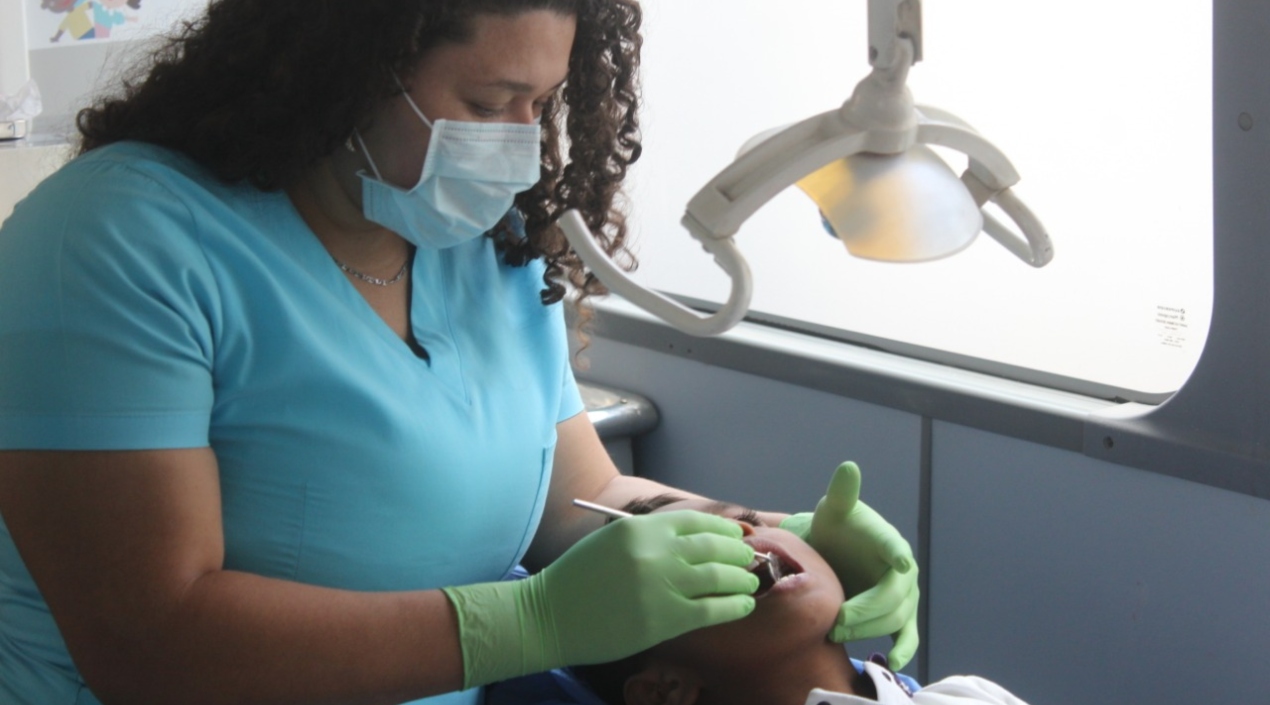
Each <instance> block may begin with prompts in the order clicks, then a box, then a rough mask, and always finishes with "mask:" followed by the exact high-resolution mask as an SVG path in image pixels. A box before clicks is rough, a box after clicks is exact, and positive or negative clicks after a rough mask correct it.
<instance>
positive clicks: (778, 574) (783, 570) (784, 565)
mask: <svg viewBox="0 0 1270 705" xmlns="http://www.w3.org/2000/svg"><path fill="white" fill-rule="evenodd" d="M765 548H766V549H767V550H766V551H764V549H765ZM754 549H755V551H758V552H759V553H764V554H765V555H766V556H768V557H769V559H770V562H771V566H770V567H769V565H768V561H765V560H760V559H755V560H754V562H753V563H752V564H750V567H749V571H750V572H751V573H753V574H754V575H756V576H758V581H759V582H758V590H756V591H755V592H754V597H756V598H760V597H764V596H766V595H767V594H768V593H769V592H771V590H772V588H774V587H776V585H778V584H779V583H782V582H784V581H786V580H789V579H791V578H793V577H794V576H795V575H799V574H801V573H802V572H803V569H802V566H800V565H798V564H797V563H794V562H793V561H792V560H791V559H790V558H789V557H788V556H785V555H783V554H781V553H779V552H777V551H774V550H771V548H770V547H764V546H755V547H754Z"/></svg>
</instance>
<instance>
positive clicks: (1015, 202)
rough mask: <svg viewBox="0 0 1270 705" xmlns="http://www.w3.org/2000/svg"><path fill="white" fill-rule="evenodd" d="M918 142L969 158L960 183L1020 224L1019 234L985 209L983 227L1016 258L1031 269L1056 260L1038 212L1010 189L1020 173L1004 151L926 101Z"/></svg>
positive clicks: (921, 108) (921, 109) (980, 200)
mask: <svg viewBox="0 0 1270 705" xmlns="http://www.w3.org/2000/svg"><path fill="white" fill-rule="evenodd" d="M916 110H917V113H918V121H917V141H918V142H921V143H923V144H934V145H939V146H942V147H948V148H949V149H953V150H956V151H958V152H961V153H963V154H965V155H966V156H967V157H969V158H970V166H969V168H967V169H966V172H965V173H964V174H962V175H961V180H962V182H963V183H964V184H965V185H966V188H967V189H968V190H969V191H970V195H971V196H972V197H973V198H974V199H975V203H976V204H978V205H979V207H980V208H981V209H982V208H983V206H984V205H985V204H987V203H988V202H989V201H991V202H993V203H995V204H997V206H998V207H1000V208H1001V210H1002V211H1004V212H1005V214H1006V215H1008V216H1010V219H1011V220H1013V221H1014V223H1015V224H1016V225H1017V226H1018V228H1019V230H1020V231H1021V232H1022V236H1020V235H1018V234H1016V233H1015V232H1014V231H1012V230H1011V229H1010V228H1009V227H1007V226H1006V225H1005V224H1003V223H1002V222H1001V221H999V220H997V219H996V218H995V217H993V216H992V215H991V214H989V213H983V231H984V232H985V233H987V234H988V235H989V236H990V237H991V238H992V239H994V240H996V241H997V242H999V243H1001V245H1002V246H1003V247H1005V248H1006V249H1007V250H1009V251H1010V252H1011V253H1013V254H1014V255H1015V256H1016V257H1018V258H1019V259H1021V260H1023V261H1024V262H1027V263H1028V264H1030V265H1032V266H1033V267H1044V266H1045V265H1047V264H1049V263H1050V261H1051V260H1052V259H1054V244H1053V242H1052V241H1051V240H1050V237H1049V233H1047V232H1046V231H1045V226H1043V225H1042V224H1041V221H1040V219H1039V218H1037V217H1036V214H1034V213H1033V212H1032V210H1031V209H1029V208H1028V207H1027V205H1026V204H1025V203H1023V200H1022V199H1020V198H1019V197H1018V195H1016V194H1015V193H1014V191H1013V189H1012V187H1013V186H1014V185H1015V184H1017V183H1018V182H1019V178H1020V177H1019V172H1018V171H1017V170H1015V168H1014V165H1013V164H1011V163H1010V160H1009V158H1007V157H1006V156H1005V153H1004V152H1002V151H1001V150H1000V149H998V148H997V147H996V145H994V144H992V143H991V142H989V141H988V140H987V139H985V138H984V137H983V136H982V135H980V134H979V133H978V132H976V131H975V130H974V128H972V127H970V125H969V124H968V123H966V121H964V120H962V119H961V118H959V117H957V116H956V115H953V114H952V113H950V112H948V111H946V110H941V109H940V108H935V107H931V106H928V105H922V106H918V107H917V108H916Z"/></svg>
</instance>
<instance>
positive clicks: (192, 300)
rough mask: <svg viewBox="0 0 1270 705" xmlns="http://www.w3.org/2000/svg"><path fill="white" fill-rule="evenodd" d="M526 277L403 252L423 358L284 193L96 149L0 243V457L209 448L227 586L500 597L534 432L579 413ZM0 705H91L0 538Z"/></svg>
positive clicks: (481, 261)
mask: <svg viewBox="0 0 1270 705" xmlns="http://www.w3.org/2000/svg"><path fill="white" fill-rule="evenodd" d="M543 271H544V270H543V264H542V263H541V262H534V263H531V264H530V265H528V266H524V267H512V266H509V265H507V264H505V263H504V262H503V261H502V259H501V257H500V256H499V255H498V254H497V253H496V252H495V250H494V247H493V243H492V241H491V240H489V239H488V238H478V239H476V240H473V241H471V242H468V243H465V244H462V245H459V246H457V247H453V248H450V249H445V250H424V249H420V250H418V251H417V253H416V255H415V258H414V261H413V264H412V270H411V278H410V281H411V282H412V287H413V288H412V291H411V311H410V315H411V324H412V326H413V330H414V334H415V337H416V339H417V340H418V342H419V344H420V345H422V347H423V348H424V349H425V350H426V352H427V357H426V359H425V358H424V357H421V356H419V355H416V353H415V352H414V351H412V350H411V348H410V347H409V346H408V345H407V344H406V343H405V342H403V341H402V340H401V339H400V338H399V337H398V336H397V335H396V334H394V333H393V331H392V330H391V329H390V328H389V327H388V326H387V324H385V323H384V321H383V320H382V319H381V318H380V317H379V316H378V315H377V314H376V313H375V312H374V311H373V310H372V309H371V307H370V305H369V304H368V303H367V302H366V300H365V299H364V298H362V296H361V295H360V294H359V293H358V292H357V290H356V289H355V288H354V287H353V286H352V285H351V284H350V282H349V281H348V280H347V278H346V277H345V275H344V274H343V273H342V272H341V271H340V270H339V268H338V267H337V265H336V264H335V262H334V261H333V260H332V259H331V257H330V255H329V254H328V253H327V252H326V250H325V249H324V248H323V247H322V245H321V243H319V242H318V240H317V238H316V237H315V236H314V235H313V233H312V232H311V231H310V230H309V228H308V227H307V226H306V225H305V224H304V222H303V221H302V220H301V219H300V216H299V215H298V214H297V212H296V211H295V209H294V208H293V207H292V205H291V203H290V201H289V200H288V198H287V197H286V195H285V194H283V193H267V192H262V191H260V190H258V189H256V188H253V187H251V186H249V185H244V184H237V185H230V184H224V183H221V182H220V181H218V180H217V179H215V178H213V177H212V176H211V175H210V174H209V173H207V172H206V171H205V170H203V169H202V168H200V167H199V166H198V165H197V164H195V163H194V162H192V161H191V160H189V159H187V158H185V157H183V156H180V155H178V154H175V153H173V152H171V151H168V150H164V149H161V148H158V147H155V146H152V145H144V144H138V143H120V144H115V145H111V146H108V147H104V148H101V149H98V150H95V151H93V152H91V153H89V154H87V155H85V156H83V157H80V158H78V159H76V160H75V161H73V162H71V163H70V164H68V165H67V166H66V167H64V168H63V169H61V170H60V171H59V172H57V173H56V174H54V175H53V176H51V177H50V178H49V179H47V180H46V181H45V182H44V183H43V184H41V185H40V186H39V187H38V188H37V189H36V190H35V191H34V192H33V193H32V194H31V195H30V196H28V197H27V198H26V199H25V200H24V201H22V202H21V203H20V204H19V205H18V206H17V207H16V209H15V210H14V213H13V215H12V216H11V217H10V218H9V220H7V221H6V222H5V223H4V226H3V228H2V229H0V448H5V449H62V450H75V449H96V450H123V449H158V448H190V447H205V446H210V447H211V448H212V449H213V450H214V451H215V454H216V459H217V462H218V464H219V467H220V484H221V491H222V512H223V519H224V532H225V568H226V569H229V570H237V571H248V572H252V573H256V574H260V575H264V576H270V577H275V578H282V579H286V580H293V581H298V582H303V583H309V584H313V585H322V586H329V587H336V588H344V589H350V590H363V591H389V590H420V589H429V588H438V587H443V586H447V585H459V584H466V583H473V582H485V581H492V580H499V579H502V578H503V577H504V576H505V575H506V574H507V573H508V572H509V571H510V570H511V569H512V568H513V567H514V566H515V565H516V564H517V563H518V562H519V561H520V560H521V558H522V557H523V556H524V554H525V551H526V549H527V548H528V545H529V542H530V540H531V539H532V538H533V536H534V532H535V530H536V529H537V526H538V522H539V520H540V518H541V515H542V508H543V504H544V501H545V498H546V493H547V488H548V484H549V480H550V476H551V462H552V453H553V450H554V447H555V441H556V429H555V426H556V424H557V423H558V422H560V421H562V420H565V419H567V418H569V417H571V416H573V415H575V414H577V413H579V412H581V411H582V409H583V406H582V401H581V398H580V396H579V394H578V391H577V387H576V384H575V382H574V379H573V375H572V372H571V370H570V367H569V362H568V349H567V334H566V330H565V327H564V320H563V313H562V310H561V306H560V305H559V304H556V305H551V306H544V305H543V304H542V303H541V300H540V298H539V292H540V291H541V290H542V288H543V282H542V274H543ZM478 699H479V693H477V692H475V691H468V692H465V693H455V694H450V695H446V696H441V697H440V698H434V699H431V701H433V702H444V703H447V704H449V703H454V704H456V705H457V704H458V703H475V702H477V701H478ZM0 702H5V703H39V704H41V705H48V704H52V703H85V702H87V703H94V702H96V699H95V698H94V697H93V696H92V694H91V693H90V692H88V690H87V689H86V688H85V687H84V685H83V681H82V679H81V678H80V676H79V673H78V671H77V670H76V668H75V666H74V664H73V663H72V662H71V660H70V657H69V655H68V654H67V651H66V647H65V644H64V642H63V641H62V639H61V637H60V635H59V633H58V631H57V628H56V626H55V624H54V622H53V620H52V618H51V617H50V616H49V613H48V609H47V606H46V605H45V603H44V601H43V599H42V598H41V597H40V594H39V591H38V590H37V589H36V587H35V585H34V584H33V582H32V580H31V576H30V575H29V573H28V572H27V571H26V569H25V567H24V565H23V563H22V560H21V558H20V557H19V556H18V554H17V551H16V550H15V548H14V545H13V541H12V539H11V538H10V536H9V533H8V531H7V529H5V527H4V526H3V525H2V524H0Z"/></svg>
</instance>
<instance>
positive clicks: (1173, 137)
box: [629, 0, 1212, 398]
mask: <svg viewBox="0 0 1270 705" xmlns="http://www.w3.org/2000/svg"><path fill="white" fill-rule="evenodd" d="M644 6H645V12H646V17H645V19H646V24H645V27H646V29H645V38H646V45H645V52H644V66H645V71H644V99H645V111H644V121H643V127H644V136H645V139H644V146H645V151H644V157H643V159H642V160H641V161H640V163H639V164H637V165H636V168H635V169H634V170H633V171H632V182H631V187H630V190H629V193H630V196H631V210H632V223H633V227H634V233H635V247H636V251H637V254H638V256H639V259H640V262H641V265H640V269H639V271H638V273H637V275H636V276H637V278H638V279H639V280H640V281H641V282H642V283H643V284H645V285H647V286H651V287H654V288H657V289H661V290H664V291H668V292H671V293H674V294H679V295H683V296H688V297H692V298H697V299H705V300H713V301H719V300H721V299H722V297H724V296H726V293H727V284H726V279H725V276H724V275H723V274H722V272H720V271H719V270H718V269H717V268H716V267H715V266H714V264H713V262H712V261H711V260H710V258H709V257H708V256H706V255H705V254H703V253H702V251H701V249H700V247H699V246H698V245H697V244H696V243H695V241H693V240H692V239H691V238H690V237H689V236H688V234H687V232H686V231H685V230H684V229H683V228H682V226H680V225H679V219H680V217H681V216H682V215H683V212H684V208H685V206H686V205H687V203H688V200H689V199H690V198H691V197H692V195H693V194H695V193H696V191H697V190H698V189H699V188H701V186H703V185H704V184H705V183H706V182H707V181H709V180H710V179H711V178H712V177H713V176H714V175H715V174H716V173H717V172H718V171H719V170H720V169H722V168H723V167H724V166H726V165H727V164H728V163H729V162H730V161H731V160H732V158H733V157H734V155H735V152H736V149H737V148H738V147H740V145H742V144H743V143H744V142H745V141H746V140H748V139H749V138H750V137H752V136H753V135H755V134H758V133H759V132H762V131H764V130H767V129H769V128H772V127H775V126H780V125H784V124H788V123H792V122H796V121H798V120H801V119H803V118H806V117H809V116H811V115H813V114H816V113H819V112H823V111H825V110H829V109H832V108H834V107H836V106H838V105H840V104H841V102H842V101H843V100H845V99H846V98H847V97H848V96H849V95H850V93H851V91H852V89H853V88H854V87H855V84H856V83H857V82H858V81H859V80H860V79H861V78H863V77H864V76H865V75H866V74H867V73H868V71H869V66H868V61H867V48H866V46H867V13H866V7H865V4H864V3H854V2H852V3H844V2H841V0H786V2H782V3H780V4H779V9H777V5H776V4H774V3H772V2H770V0H696V1H694V2H681V1H679V0H644ZM923 14H924V18H923V24H924V33H925V38H924V60H923V61H922V62H920V63H918V64H917V65H916V66H915V67H914V68H913V70H912V71H911V73H910V75H909V87H910V89H911V90H912V92H913V96H914V98H915V100H916V101H917V103H918V104H919V105H922V104H925V105H932V106H935V107H939V108H942V109H944V110H947V111H950V112H952V113H954V114H956V115H958V116H959V117H961V118H962V119H964V120H966V121H968V122H969V123H970V124H971V125H973V126H974V127H975V128H976V129H977V130H979V131H980V132H981V133H982V134H983V135H984V136H985V137H987V138H988V139H989V140H991V141H992V142H993V143H995V144H996V145H997V146H998V147H1000V148H1001V149H1002V150H1003V151H1004V152H1005V153H1006V155H1008V156H1009V157H1010V159H1011V161H1012V162H1013V163H1014V165H1015V167H1016V168H1017V169H1018V171H1019V173H1020V174H1021V175H1022V180H1021V181H1020V183H1019V184H1018V185H1017V186H1016V187H1015V190H1016V192H1017V193H1018V194H1019V195H1020V196H1022V197H1023V199H1024V200H1025V201H1026V202H1027V204H1028V205H1029V206H1030V207H1031V208H1032V209H1033V210H1034V211H1035V212H1036V213H1037V214H1038V216H1039V217H1040V218H1041V220H1042V222H1043V223H1044V224H1045V225H1046V227H1047V229H1048V231H1049V233H1050V235H1051V237H1052V238H1053V240H1054V246H1055V253H1056V254H1055V258H1054V261H1053V262H1052V263H1051V264H1050V265H1049V266H1048V267H1046V268H1044V269H1039V270H1038V269H1033V268H1031V267H1029V266H1028V265H1026V264H1024V263H1023V262H1021V261H1019V260H1018V259H1016V258H1015V257H1013V256H1012V255H1010V254H1009V253H1008V252H1007V251H1006V250H1005V249H1004V248H1002V247H1001V246H1000V245H998V244H997V243H995V242H994V241H992V240H991V239H990V238H988V237H987V236H981V237H980V238H979V239H978V240H977V241H976V242H975V244H973V245H972V246H971V247H970V248H969V249H968V250H966V251H964V252H962V253H961V254H959V255H957V256H955V257H952V258H950V259H947V260H942V261H939V262H934V263H926V264H916V265H895V264H880V263H874V262H869V261H865V260H860V259H855V258H850V257H848V256H847V255H846V254H845V250H843V248H842V247H841V245H840V244H839V243H838V242H837V241H836V240H834V239H833V238H831V237H830V236H828V235H827V234H826V233H825V231H824V230H823V229H822V227H821V225H820V220H819V216H818V215H817V213H816V210H815V207H814V206H813V205H812V204H811V201H810V200H809V199H807V198H806V197H805V196H804V195H803V194H802V193H801V192H799V191H797V190H796V189H791V190H788V191H786V192H785V193H783V194H781V195H780V196H778V197H777V198H776V199H775V200H773V201H772V202H770V203H769V204H768V205H767V206H765V207H764V208H763V209H761V210H760V211H759V212H758V213H757V214H756V215H755V216H754V217H753V218H751V219H750V221H748V222H747V223H746V225H745V226H744V227H743V228H742V229H741V232H740V233H739V234H738V236H737V243H738V245H739V246H740V248H741V250H742V251H743V252H744V253H745V255H746V258H747V259H748V261H749V263H750V266H751V268H752V269H753V270H754V276H755V295H754V301H753V305H752V309H753V311H755V312H758V313H762V314H770V315H774V316H777V317H780V318H783V319H797V320H798V321H801V322H803V323H805V324H807V325H808V326H810V327H813V328H818V329H822V330H823V329H829V330H834V331H845V332H854V333H857V334H863V335H865V336H868V337H870V338H881V339H886V340H891V341H897V342H898V343H901V344H905V345H909V346H920V347H922V348H931V349H938V350H941V351H946V352H948V353H952V354H953V355H956V356H966V357H969V358H974V359H977V360H981V361H988V363H990V364H994V365H997V366H1000V367H1005V366H1009V367H1014V368H1026V369H1029V370H1035V371H1039V372H1041V373H1043V374H1044V375H1048V376H1052V377H1055V378H1057V377H1065V378H1073V379H1076V380H1083V381H1086V382H1090V383H1094V384H1096V385H1103V386H1106V387H1110V388H1113V389H1116V390H1124V392H1125V396H1129V397H1130V398H1134V397H1138V398H1141V397H1143V396H1146V397H1151V396H1158V395H1164V394H1167V393H1169V392H1172V391H1174V390H1176V389H1177V388H1178V387H1179V386H1180V385H1181V384H1182V382H1184V381H1185V379H1186V377H1187V376H1188V375H1189V374H1190V372H1191V370H1192V369H1193V368H1194V366H1195V363H1196V361H1197V359H1198V357H1199V354H1200V352H1201V350H1202V348H1203V344H1204V339H1205V336H1206V334H1207V330H1208V321H1209V317H1210V313H1211V308H1212V164H1211V162H1212V147H1211V141H1212V128H1211V122H1212V120H1211V112H1212V78H1211V72H1212V39H1211V34H1212V31H1211V28H1212V7H1211V3H1207V2H1197V3H1176V4H1170V5H1168V6H1167V8H1165V7H1164V6H1161V5H1160V4H1159V3H1151V2H1148V1H1147V0H1121V1H1120V2H1115V3H1107V2H1095V1H1094V0H1078V1H1077V2H1066V3H1055V2H1049V3H1032V2H1027V3H1021V2H1017V1H1015V0H975V1H974V2H964V1H961V2H958V1H954V0H926V1H925V2H924V3H923ZM953 168H954V170H956V171H957V172H958V173H960V171H961V170H962V169H963V168H964V160H963V162H962V163H957V162H956V161H954V162H953ZM848 337H849V336H848Z"/></svg>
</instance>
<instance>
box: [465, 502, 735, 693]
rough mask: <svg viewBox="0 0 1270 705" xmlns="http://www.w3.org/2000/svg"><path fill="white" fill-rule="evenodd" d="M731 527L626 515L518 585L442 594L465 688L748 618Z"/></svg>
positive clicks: (684, 517)
mask: <svg viewBox="0 0 1270 705" xmlns="http://www.w3.org/2000/svg"><path fill="white" fill-rule="evenodd" d="M741 535H742V533H741V527H740V525H739V524H737V523H736V522H735V521H731V520H729V519H724V518H722V517H717V516H712V515H709V514H703V513H700V512H691V511H680V512H666V513H662V514H649V515H644V516H634V517H629V518H626V519H621V520H619V521H616V522H613V523H611V524H609V525H608V526H605V527H603V528H601V529H599V530H598V531H595V532H594V533H592V534H590V535H589V536H587V537H585V538H583V539H582V540H581V541H579V542H578V543H577V544H575V545H574V546H573V547H572V548H570V549H569V550H568V551H566V552H565V554H564V555H563V556H561V557H560V558H559V559H557V560H556V561H555V562H554V563H552V564H551V565H549V566H547V567H546V568H545V569H543V570H542V571H541V572H540V573H537V574H536V575H533V576H530V577H529V578H526V579H525V580H516V581H510V582H502V583H482V584H478V585H466V586H462V587H452V588H446V589H445V594H446V595H447V596H448V597H449V598H450V602H451V603H452V604H453V605H454V609H455V612H456V613H457V614H458V619H459V641H460V642H461V644H462V647H463V681H464V687H465V688H471V687H473V686H477V685H483V684H485V683H491V682H493V681H496V680H503V679H506V678H511V677H514V676H520V675H525V674H527V673H538V672H541V671H546V670H549V669H552V668H558V667H560V666H565V665H575V664H589V663H603V662H607V661H614V660H617V659H619V658H623V657H626V656H630V655H631V654H635V653H638V652H640V651H643V650H644V649H647V648H649V647H651V646H653V645H654V644H658V643H660V642H662V641H665V640H667V639H670V638H672V637H676V636H678V635H680V634H683V633H685V632H688V631H692V630H693V629H699V628H701V627H707V626H711V625H715V624H721V623H723V622H730V621H732V620H736V619H740V618H742V617H744V616H746V615H748V614H749V613H750V612H752V611H753V610H754V597H753V596H752V595H753V593H754V591H755V590H757V589H758V577H757V576H755V575H752V574H751V573H749V572H748V571H747V570H746V567H747V566H749V565H750V563H751V562H752V561H753V560H754V549H752V548H750V547H749V546H748V545H746V544H745V543H744V542H742V541H741Z"/></svg>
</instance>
